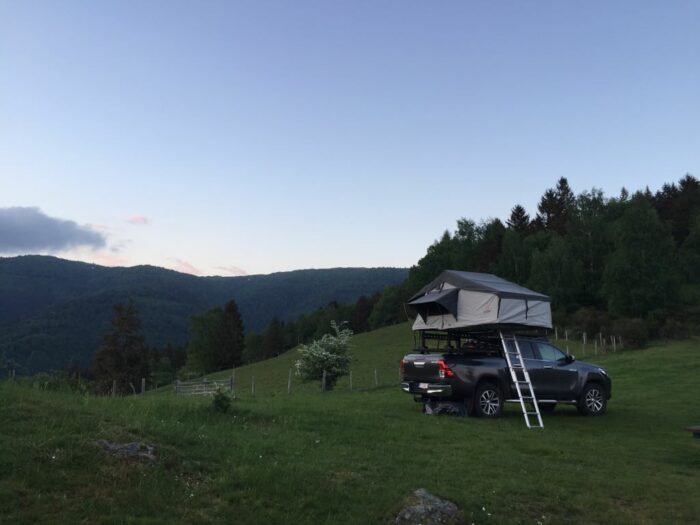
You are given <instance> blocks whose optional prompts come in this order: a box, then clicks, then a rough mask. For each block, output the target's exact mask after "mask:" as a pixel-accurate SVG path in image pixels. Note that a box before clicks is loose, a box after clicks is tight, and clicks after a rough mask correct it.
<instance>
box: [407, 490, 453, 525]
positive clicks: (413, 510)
mask: <svg viewBox="0 0 700 525" xmlns="http://www.w3.org/2000/svg"><path fill="white" fill-rule="evenodd" d="M463 521H464V514H463V513H462V511H461V510H459V508H458V507H457V505H455V504H454V503H452V502H451V501H447V500H445V499H441V498H438V497H437V496H434V495H432V494H431V493H430V492H428V491H427V490H425V489H417V490H416V491H414V492H413V494H412V495H411V496H409V497H408V498H407V500H406V506H405V507H404V508H403V509H401V511H400V512H399V513H398V515H397V516H396V525H446V524H449V525H457V524H460V523H463Z"/></svg>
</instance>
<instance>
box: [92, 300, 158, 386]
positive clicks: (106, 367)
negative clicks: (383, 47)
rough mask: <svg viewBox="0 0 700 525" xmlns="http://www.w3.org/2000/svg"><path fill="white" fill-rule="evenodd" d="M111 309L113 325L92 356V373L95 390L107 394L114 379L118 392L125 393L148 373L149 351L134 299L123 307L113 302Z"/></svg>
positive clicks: (138, 383)
mask: <svg viewBox="0 0 700 525" xmlns="http://www.w3.org/2000/svg"><path fill="white" fill-rule="evenodd" d="M113 312H114V315H113V317H112V324H111V326H110V328H109V330H108V331H107V333H106V334H105V335H104V337H103V339H102V344H101V345H100V348H99V349H98V350H97V352H96V353H95V356H94V358H93V362H92V373H93V375H94V377H95V382H96V386H97V391H98V392H100V393H108V392H109V391H110V390H111V388H112V382H113V381H116V385H117V392H118V393H120V394H126V393H130V392H132V386H134V385H140V383H141V378H142V377H147V376H148V375H149V364H148V351H147V348H146V345H145V344H144V341H143V337H142V336H141V323H140V321H139V318H138V315H137V312H136V308H135V307H134V303H133V301H130V302H129V304H128V305H127V306H126V307H125V306H123V305H121V304H116V305H114V308H113ZM134 388H137V387H136V386H134Z"/></svg>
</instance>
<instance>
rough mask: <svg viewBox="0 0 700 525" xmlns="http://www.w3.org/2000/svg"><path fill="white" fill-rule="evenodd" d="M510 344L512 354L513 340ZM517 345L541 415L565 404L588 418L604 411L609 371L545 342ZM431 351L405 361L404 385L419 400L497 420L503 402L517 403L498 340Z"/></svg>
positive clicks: (534, 339) (526, 341)
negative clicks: (452, 404) (450, 404)
mask: <svg viewBox="0 0 700 525" xmlns="http://www.w3.org/2000/svg"><path fill="white" fill-rule="evenodd" d="M506 344H507V345H508V349H509V350H514V348H513V341H512V340H511V341H507V342H506ZM518 346H519V348H520V352H521V354H522V357H523V362H524V364H525V367H526V368H527V370H528V372H529V375H530V379H531V381H532V386H533V389H534V391H535V395H536V398H537V404H538V406H539V408H540V410H541V411H551V410H554V407H555V406H556V405H557V403H566V404H573V405H576V407H577V408H578V410H579V412H580V413H581V414H584V415H589V416H597V415H601V414H604V413H605V410H606V407H607V402H608V400H609V399H610V397H611V387H612V383H611V381H610V377H609V376H608V373H607V371H606V370H605V369H603V368H601V367H599V366H597V365H593V364H589V363H583V362H581V361H576V359H575V358H574V357H573V356H570V355H567V354H566V353H564V352H562V351H561V350H560V349H559V348H557V347H556V346H554V345H553V344H551V343H549V342H548V341H546V340H545V339H543V338H538V337H522V336H519V337H518ZM428 352H429V350H427V349H424V350H422V351H421V352H420V353H412V354H408V355H407V356H405V357H404V358H403V360H402V361H401V369H402V371H403V381H402V383H401V387H402V389H403V390H404V392H407V393H409V394H412V395H413V396H414V399H415V400H416V401H418V402H421V403H424V404H430V403H433V402H435V401H438V400H442V401H453V402H454V401H456V402H459V403H464V405H465V408H466V410H467V412H468V413H469V414H473V415H476V416H484V417H497V416H499V415H500V414H501V411H502V408H503V403H504V402H505V401H514V400H517V399H518V396H517V392H516V389H515V386H514V384H513V382H512V381H511V374H510V371H509V369H508V365H507V362H506V359H505V357H504V354H503V348H502V343H501V340H500V339H496V338H492V339H483V340H480V341H472V342H471V343H469V344H466V345H463V346H461V347H460V348H459V349H453V348H450V349H443V350H441V351H432V352H431V353H428Z"/></svg>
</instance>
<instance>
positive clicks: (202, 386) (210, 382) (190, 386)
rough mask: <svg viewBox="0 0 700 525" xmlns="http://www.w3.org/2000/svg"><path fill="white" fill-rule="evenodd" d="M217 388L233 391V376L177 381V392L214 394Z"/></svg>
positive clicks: (184, 393)
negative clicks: (228, 377)
mask: <svg viewBox="0 0 700 525" xmlns="http://www.w3.org/2000/svg"><path fill="white" fill-rule="evenodd" d="M217 390H230V391H233V378H231V379H223V380H215V379H201V380H198V381H175V393H176V394H182V395H212V394H215V393H216V391H217Z"/></svg>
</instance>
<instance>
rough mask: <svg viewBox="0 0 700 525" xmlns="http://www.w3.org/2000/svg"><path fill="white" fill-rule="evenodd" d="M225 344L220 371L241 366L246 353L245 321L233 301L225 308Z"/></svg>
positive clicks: (219, 361) (219, 366)
mask: <svg viewBox="0 0 700 525" xmlns="http://www.w3.org/2000/svg"><path fill="white" fill-rule="evenodd" d="M223 321H224V323H223V325H224V326H223V329H224V332H225V333H224V337H223V340H224V343H223V345H222V352H221V353H220V355H219V359H218V360H217V361H218V363H217V366H218V369H219V370H223V369H224V368H231V367H234V366H240V365H241V363H242V362H243V352H244V351H245V333H244V330H243V320H242V319H241V314H240V312H239V310H238V305H237V304H236V301H234V300H233V299H231V300H230V301H229V302H228V303H226V305H225V306H224V319H223Z"/></svg>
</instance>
